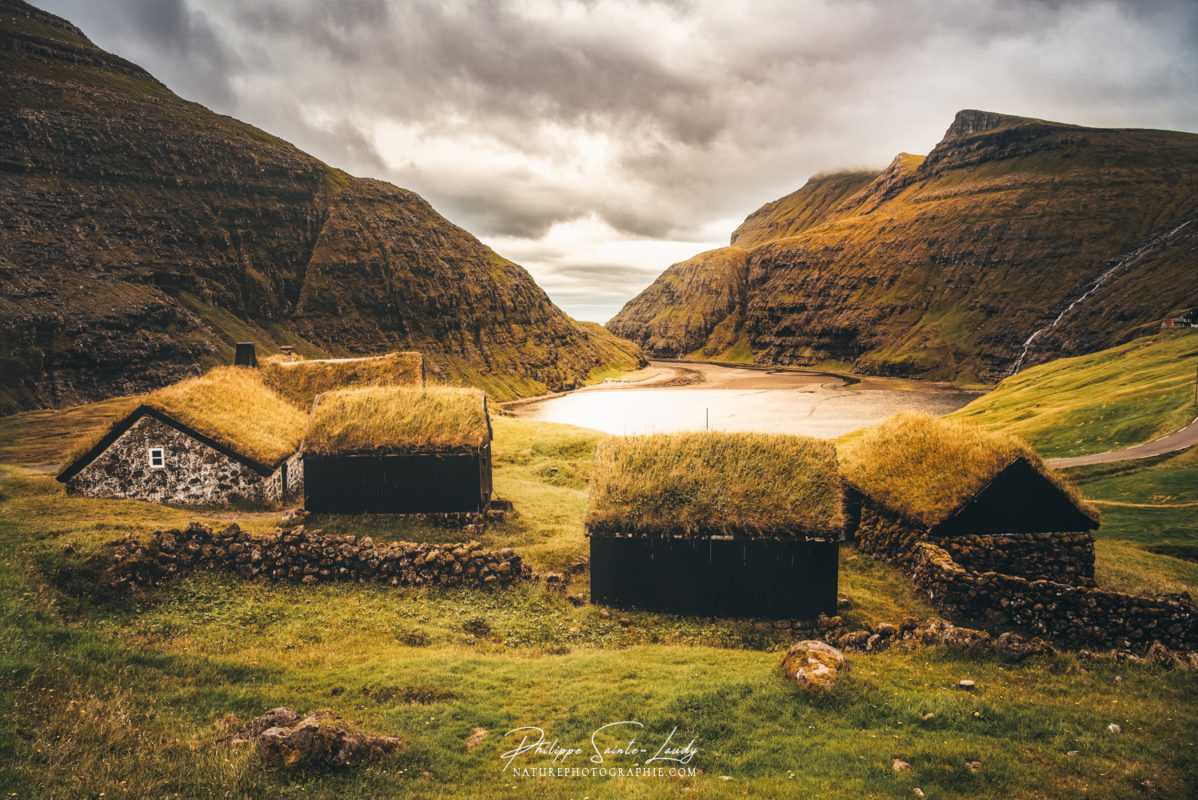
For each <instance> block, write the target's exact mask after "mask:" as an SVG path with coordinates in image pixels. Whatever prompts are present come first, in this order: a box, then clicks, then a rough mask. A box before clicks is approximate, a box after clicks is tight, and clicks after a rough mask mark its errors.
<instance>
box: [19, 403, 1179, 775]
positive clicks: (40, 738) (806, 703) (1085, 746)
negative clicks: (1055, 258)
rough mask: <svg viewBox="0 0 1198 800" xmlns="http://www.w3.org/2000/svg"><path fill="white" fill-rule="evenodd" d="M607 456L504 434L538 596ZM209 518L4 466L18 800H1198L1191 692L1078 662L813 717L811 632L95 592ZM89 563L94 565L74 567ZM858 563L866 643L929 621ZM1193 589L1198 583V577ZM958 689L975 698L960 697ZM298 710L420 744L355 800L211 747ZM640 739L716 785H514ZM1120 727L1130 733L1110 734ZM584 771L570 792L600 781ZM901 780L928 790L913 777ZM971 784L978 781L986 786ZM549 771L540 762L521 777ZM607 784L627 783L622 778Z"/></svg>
mask: <svg viewBox="0 0 1198 800" xmlns="http://www.w3.org/2000/svg"><path fill="white" fill-rule="evenodd" d="M105 408H106V406H103V405H102V406H101V407H100V408H99V409H98V411H99V412H100V413H99V414H97V417H96V421H95V422H89V418H90V416H91V415H90V413H89V412H88V410H86V409H76V410H73V411H68V412H64V413H61V414H51V413H46V412H37V413H35V414H31V415H21V417H20V419H19V420H17V421H16V422H14V421H13V419H12V418H10V419H9V420H5V421H2V422H0V436H2V437H3V440H4V441H3V443H0V453H3V458H4V460H5V463H7V464H10V465H20V464H25V465H32V464H41V463H46V462H47V461H53V459H54V454H55V453H56V452H58V448H56V446H55V444H54V443H55V442H56V441H58V442H61V445H60V446H59V447H61V448H62V449H69V446H70V440H71V439H72V438H74V437H77V436H80V435H86V431H85V430H81V429H86V428H87V426H88V424H102V421H103V419H104V413H103V412H104V410H105ZM598 438H599V435H598V434H596V433H594V432H591V431H585V430H581V429H577V428H570V427H566V426H559V425H550V424H546V423H532V422H526V421H516V420H509V419H503V418H499V419H496V420H495V444H494V446H495V462H496V470H495V484H496V488H497V491H498V492H499V493H500V494H501V495H503V496H505V497H508V498H511V499H512V500H513V501H514V502H515V504H516V507H517V509H518V510H519V512H520V513H519V516H518V517H516V518H515V519H513V520H511V521H508V522H505V523H502V524H498V525H493V526H491V527H489V528H488V529H487V531H486V533H485V534H484V535H483V537H482V539H481V541H483V543H484V544H485V545H486V546H488V547H498V546H512V547H514V548H516V549H517V550H518V552H520V553H522V554H524V555H525V557H526V559H527V560H528V561H529V563H531V564H532V565H533V567H534V568H535V569H537V570H540V571H545V570H559V571H561V570H567V569H568V568H569V567H571V566H572V565H575V564H578V563H580V562H582V561H584V560H585V558H586V543H585V539H584V538H583V536H582V532H581V528H582V518H583V512H584V505H585V486H586V481H587V479H588V478H589V474H590V468H591V467H590V465H591V455H592V453H593V450H594V447H595V445H596V443H597V441H598ZM1148 469H1149V471H1148V472H1147V473H1145V474H1141V473H1140V472H1136V473H1132V474H1130V475H1115V476H1111V475H1107V476H1095V477H1093V478H1089V479H1087V481H1088V482H1089V481H1093V482H1094V485H1095V486H1099V487H1102V488H1103V490H1104V491H1107V492H1108V493H1109V494H1110V495H1111V496H1112V497H1115V496H1116V495H1117V496H1118V497H1139V496H1140V495H1139V494H1137V492H1141V491H1142V490H1143V489H1142V488H1140V489H1137V488H1136V483H1137V482H1138V483H1139V485H1141V487H1142V486H1150V487H1157V488H1159V487H1160V486H1163V485H1165V483H1167V481H1164V483H1162V482H1161V481H1158V480H1157V478H1155V477H1153V475H1154V474H1155V473H1153V472H1152V470H1153V469H1157V470H1158V471H1159V472H1160V474H1161V475H1167V474H1169V473H1170V469H1169V468H1166V467H1154V468H1148ZM1154 490H1155V489H1154ZM204 516H206V517H207V518H208V519H209V520H210V521H211V522H212V523H213V524H223V523H224V522H225V518H227V517H229V516H237V514H236V512H233V513H232V514H230V513H229V512H227V511H220V512H214V511H208V512H202V513H197V512H196V511H193V510H181V509H171V508H164V507H160V506H153V505H147V504H143V503H139V502H135V501H104V500H91V499H83V498H68V497H65V496H64V495H63V494H62V491H61V488H60V487H59V486H58V484H56V483H55V482H54V481H53V480H52V478H51V477H49V476H48V475H46V474H44V473H42V472H37V471H33V470H30V469H26V468H22V467H19V466H8V467H5V468H4V472H3V477H2V478H0V554H2V556H0V609H2V610H0V702H2V703H3V707H4V708H5V709H6V712H5V714H4V717H3V721H2V722H0V788H3V790H4V793H5V796H12V797H39V798H41V797H45V798H78V797H91V798H98V797H101V796H102V797H104V798H119V797H156V798H157V797H178V798H201V797H202V798H207V797H214V798H215V797H235V798H240V797H255V798H258V797H263V798H290V797H300V796H303V797H310V798H326V797H327V798H334V797H347V796H352V797H371V798H372V797H395V796H405V797H439V798H440V797H496V798H503V797H512V798H517V797H529V796H537V797H544V798H583V797H590V798H640V797H645V798H672V797H691V796H693V797H714V798H740V797H803V796H819V797H844V798H859V797H903V798H907V797H913V796H914V794H913V790H914V788H916V787H919V788H920V789H921V790H922V791H923V792H924V793H925V794H926V795H927V796H928V797H953V796H964V795H968V796H973V797H994V798H998V797H1002V798H1021V797H1027V798H1032V797H1045V796H1049V797H1063V796H1087V797H1096V798H1104V797H1111V798H1115V797H1126V796H1139V795H1142V794H1144V793H1145V790H1144V788H1143V783H1144V781H1151V783H1152V785H1154V786H1156V787H1157V792H1158V795H1159V796H1166V797H1178V798H1181V797H1188V796H1192V795H1193V793H1194V791H1195V790H1196V789H1198V786H1196V785H1195V775H1196V774H1198V750H1196V743H1198V722H1196V721H1195V719H1194V715H1193V713H1192V711H1190V709H1192V708H1194V707H1195V704H1198V681H1196V680H1195V678H1194V676H1193V674H1192V673H1183V672H1171V671H1165V670H1162V669H1160V668H1157V667H1128V666H1116V665H1114V664H1111V663H1106V662H1104V663H1089V662H1087V663H1083V662H1079V661H1077V660H1076V659H1075V658H1074V657H1073V656H1071V655H1060V656H1057V657H1054V658H1052V659H1047V660H1039V661H1035V662H1029V663H1025V664H1023V665H1020V666H1006V665H1003V664H1001V663H1000V662H998V661H995V660H990V659H978V658H971V657H966V656H962V655H955V654H952V653H949V652H946V651H944V650H942V649H939V648H933V649H927V650H920V651H905V650H893V651H888V652H886V653H883V654H881V655H876V656H853V657H851V662H852V666H851V670H850V672H849V674H848V675H847V677H845V678H844V679H843V680H842V682H841V684H840V686H839V687H838V688H837V690H836V691H835V692H834V693H833V694H832V695H830V696H827V697H818V698H812V697H807V696H804V695H801V694H799V693H798V692H797V691H796V690H794V689H793V687H791V686H790V685H789V684H787V683H786V682H785V681H784V680H783V679H782V678H781V676H780V673H779V669H778V665H779V662H780V660H781V650H783V649H784V648H785V646H786V645H787V644H788V643H789V641H790V639H791V636H790V634H788V633H787V632H785V631H778V630H776V629H774V628H773V627H772V626H770V625H765V624H756V625H755V624H752V623H750V622H743V621H742V622H733V621H727V620H707V619H686V618H679V617H674V616H670V615H664V614H651V613H637V612H622V611H620V612H615V613H613V614H612V615H611V617H610V618H604V617H602V616H601V615H600V613H599V609H597V608H594V607H591V606H583V607H574V606H572V605H570V604H569V603H567V602H566V601H565V598H564V597H563V596H562V595H560V594H557V593H553V592H550V591H548V590H547V589H545V588H544V587H543V585H540V584H533V585H527V586H524V587H521V588H519V589H517V590H514V591H511V592H507V593H502V594H499V593H485V592H480V591H474V590H462V589H456V590H455V589H410V588H400V589H394V588H384V587H378V586H372V585H356V584H355V585H333V586H316V587H299V586H290V585H278V586H276V585H254V584H247V583H245V582H243V581H240V580H238V579H235V578H233V577H230V576H227V575H221V574H203V575H194V576H190V577H187V578H184V579H181V580H178V581H176V582H174V583H172V584H169V585H167V586H165V587H164V588H162V589H160V590H156V591H153V592H149V593H146V594H144V595H142V596H139V597H137V598H125V599H116V600H114V599H110V598H105V597H104V596H103V595H102V593H98V592H97V591H96V589H95V584H94V575H93V574H92V573H91V572H89V571H88V570H87V569H82V568H81V567H80V566H79V565H80V564H81V562H82V559H83V558H84V557H85V556H86V555H87V554H88V553H91V552H96V551H99V550H101V548H102V546H103V544H104V543H105V542H107V541H109V540H111V539H113V538H115V537H117V536H121V535H125V534H127V533H145V532H149V531H151V530H153V529H155V528H159V527H164V526H176V525H182V524H185V523H186V522H187V521H189V520H191V519H196V518H200V517H204ZM239 522H240V524H242V526H243V527H245V528H247V529H248V530H251V531H259V532H260V531H267V530H270V529H272V528H273V527H274V525H275V524H276V522H277V517H276V516H274V515H272V514H269V513H263V514H243V515H240V519H239ZM311 522H312V524H315V525H318V526H322V527H324V528H325V529H326V530H330V531H346V532H348V531H352V532H355V533H358V534H363V533H369V534H371V535H373V536H375V537H376V538H379V537H382V538H441V539H442V540H444V539H448V538H452V534H451V533H450V532H447V531H445V530H442V529H426V528H420V527H417V526H407V527H398V528H397V527H396V526H394V525H393V524H392V523H391V521H390V520H389V519H388V518H387V517H367V518H356V519H351V518H346V517H323V518H315V519H313V520H311ZM1129 524H1132V523H1129ZM1178 540H1179V541H1180V540H1184V536H1183V535H1182V534H1179V535H1178ZM68 541H69V542H71V543H73V544H74V546H75V548H76V549H77V551H78V553H77V554H76V555H74V556H67V555H64V553H63V545H64V544H65V543H66V542H68ZM1120 546H1122V545H1120ZM1106 552H1108V551H1100V553H1106ZM1109 552H1115V553H1116V554H1118V551H1109ZM1136 552H1137V553H1144V554H1145V555H1147V556H1151V557H1153V558H1157V559H1164V560H1166V561H1167V562H1170V563H1177V564H1186V563H1188V562H1182V561H1179V560H1178V559H1174V558H1169V557H1167V556H1163V555H1154V554H1151V553H1147V552H1146V551H1143V550H1139V549H1138V548H1137V550H1136ZM1105 560H1106V559H1105V558H1103V559H1100V564H1102V563H1104V562H1105ZM841 562H842V567H841V592H842V593H844V594H847V595H849V596H850V597H851V598H852V601H853V607H852V609H851V610H848V611H846V612H845V614H846V616H848V617H849V618H850V619H852V620H854V621H858V622H867V621H879V620H890V621H895V620H897V619H899V618H900V617H902V616H906V615H908V614H913V615H917V616H921V617H922V616H927V615H928V614H930V613H931V609H930V608H929V607H928V606H927V605H926V604H924V603H923V602H922V601H921V600H920V599H919V598H917V597H915V596H914V595H913V593H912V592H911V590H910V588H909V586H908V583H907V581H906V579H905V578H904V577H903V576H902V575H900V574H898V573H896V572H895V571H893V570H891V569H889V568H887V567H885V566H883V565H880V564H878V563H876V562H874V561H873V560H872V559H869V558H867V557H864V556H860V555H857V554H856V553H854V552H852V551H851V550H846V551H845V553H844V555H843V557H842V560H841ZM1109 566H1110V567H1111V569H1114V567H1116V566H1117V567H1118V568H1119V569H1121V570H1124V572H1122V573H1120V574H1119V579H1120V580H1123V581H1125V582H1127V583H1128V584H1137V583H1138V584H1142V585H1146V584H1147V583H1149V582H1151V581H1154V580H1162V579H1164V578H1163V577H1162V576H1163V575H1164V573H1163V572H1162V571H1161V570H1160V569H1159V565H1158V564H1157V563H1155V562H1150V563H1145V564H1137V563H1130V564H1125V563H1123V562H1122V561H1119V560H1117V561H1116V563H1115V564H1111V565H1109ZM1108 571H1111V570H1108ZM1172 580H1175V581H1178V582H1180V583H1183V584H1185V585H1190V586H1194V585H1195V584H1196V582H1195V580H1194V576H1193V575H1191V574H1183V575H1180V576H1175V577H1174V578H1172ZM585 586H586V575H585V573H583V574H581V575H576V576H574V577H573V578H572V586H571V587H570V591H579V590H585ZM620 617H624V618H626V619H627V620H628V624H627V625H624V624H621V623H620V621H619V618H620ZM962 678H970V679H972V680H974V681H976V682H977V685H978V687H979V688H978V690H977V691H976V692H974V693H965V692H961V691H959V690H958V689H956V688H955V685H956V683H957V682H958V681H959V680H961V679H962ZM277 705H291V706H293V707H296V708H297V709H299V710H301V711H309V710H312V709H315V708H323V707H328V708H333V709H336V710H338V711H339V712H341V713H343V714H344V715H345V716H347V717H349V718H352V719H356V720H360V721H361V722H363V723H364V724H365V725H366V726H367V727H370V728H373V729H376V730H379V731H381V732H385V733H390V734H393V735H399V736H403V737H405V738H407V739H408V740H409V744H408V746H407V748H406V749H405V750H404V752H402V753H401V754H399V755H397V756H395V757H392V758H389V759H387V760H384V761H382V762H380V763H378V764H376V765H374V766H370V767H366V768H363V769H360V770H358V771H353V772H346V773H341V774H336V773H319V774H292V773H287V772H283V771H279V770H275V769H267V768H265V767H263V766H262V765H261V763H260V762H259V761H258V760H257V758H256V756H253V755H252V753H250V752H248V751H246V750H233V749H230V748H228V747H226V746H224V745H218V744H216V739H217V738H218V737H219V735H220V734H221V730H222V729H221V728H220V726H219V724H218V723H219V721H220V720H221V718H222V717H223V715H225V714H226V713H229V712H232V713H236V714H237V715H239V716H240V717H242V718H250V717H253V716H256V715H258V714H260V713H262V712H263V711H265V710H266V709H268V708H271V707H273V706H277ZM928 714H933V715H934V716H932V717H930V718H926V719H925V716H926V715H928ZM623 720H637V721H640V722H642V723H643V724H644V725H645V728H644V729H643V730H641V731H639V732H638V734H637V736H638V742H640V743H641V744H642V745H645V746H652V747H653V748H656V746H657V745H658V744H659V743H660V742H661V740H663V739H664V738H665V737H666V735H667V734H669V732H670V730H671V729H672V728H673V727H675V726H677V728H678V733H677V734H676V735H675V736H676V738H679V737H685V741H689V740H690V739H691V738H694V739H695V745H696V746H697V747H698V748H699V752H698V755H697V756H696V758H695V760H694V762H693V766H695V767H696V770H697V773H696V774H695V775H694V776H691V777H653V778H644V777H642V778H619V777H616V778H612V777H601V778H549V777H542V778H527V777H517V776H515V775H514V774H513V772H512V769H509V770H508V771H504V768H503V761H502V760H501V759H500V754H501V753H502V752H503V751H504V750H506V749H509V748H510V747H511V746H512V744H513V742H512V738H513V737H508V738H507V739H504V737H503V734H504V733H505V732H506V731H508V730H511V729H513V728H516V727H519V726H526V725H538V726H542V727H543V728H544V729H545V730H546V731H547V732H548V734H549V736H550V737H551V738H553V737H556V738H558V739H559V741H560V742H561V743H562V744H563V745H569V746H582V747H587V746H589V745H588V741H589V737H590V735H591V732H592V731H593V730H594V729H596V728H598V727H599V726H601V725H604V724H606V723H609V722H618V721H623ZM1110 723H1116V724H1118V725H1120V726H1122V730H1123V732H1122V733H1121V734H1117V735H1116V734H1111V733H1108V732H1107V730H1106V727H1107V725H1108V724H1110ZM475 727H484V728H486V729H488V730H489V731H491V735H490V738H488V739H487V741H486V742H484V744H483V745H482V746H481V747H480V748H479V749H478V750H476V751H474V752H473V753H467V752H466V750H465V747H464V745H463V739H464V737H466V736H467V735H469V734H470V733H471V731H472V730H473V729H474V728H475ZM617 738H620V737H614V736H613V737H611V739H612V741H610V742H607V741H606V740H604V743H605V744H612V745H614V744H616V741H615V740H616V739H617ZM587 754H589V751H588V753H587ZM587 754H584V755H583V756H577V757H573V760H572V761H569V762H567V766H591V765H590V764H589V763H586V762H585V761H584V759H585V756H586V755H587ZM894 758H902V759H904V760H906V761H908V762H910V764H911V770H910V771H909V772H903V773H897V772H895V771H893V770H892V768H891V762H892V760H893V759H894ZM967 762H980V767H977V768H976V769H977V771H976V772H974V771H973V770H971V769H970V768H969V767H968V766H967ZM549 763H550V760H549V759H548V758H546V759H542V760H534V759H531V758H530V757H528V756H524V757H521V758H519V759H517V760H516V761H515V762H513V768H515V767H522V766H548V765H549ZM607 765H608V766H619V765H624V766H629V765H630V762H629V760H627V759H626V758H625V757H615V756H611V757H609V761H608V762H607ZM722 776H723V777H728V778H730V780H723V779H722ZM10 793H12V794H11V795H10Z"/></svg>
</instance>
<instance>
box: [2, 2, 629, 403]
mask: <svg viewBox="0 0 1198 800" xmlns="http://www.w3.org/2000/svg"><path fill="white" fill-rule="evenodd" d="M238 339H254V340H256V341H258V342H259V343H260V346H261V347H262V349H264V350H265V351H266V352H271V351H272V350H274V349H275V348H276V347H277V346H278V345H282V344H288V345H292V346H294V347H296V348H297V349H298V350H299V351H300V352H304V353H306V354H310V355H318V354H322V353H324V354H331V355H344V354H351V353H364V352H377V351H379V350H384V349H391V348H405V349H407V348H412V349H419V350H423V351H425V352H426V353H428V354H429V355H430V361H431V363H432V364H433V366H434V369H439V370H440V371H441V373H442V375H443V376H444V377H449V378H458V379H465V380H471V381H474V382H477V383H480V384H482V385H483V386H484V387H485V388H488V389H490V390H491V391H493V392H496V393H498V394H499V395H501V396H503V395H512V394H515V393H530V392H536V391H541V390H544V389H546V388H551V389H559V388H565V387H570V386H573V385H577V384H578V383H580V382H582V381H583V380H584V379H585V378H586V377H587V375H588V373H589V372H590V371H591V370H593V369H595V368H598V367H603V366H609V365H620V366H629V367H630V366H635V365H636V364H637V363H639V361H640V354H639V352H638V351H637V350H636V348H635V347H632V346H630V345H628V344H627V343H625V342H620V341H619V340H617V339H616V338H615V337H613V336H611V335H610V334H608V333H606V332H605V331H602V330H596V329H595V328H594V327H592V326H586V325H581V324H579V323H577V322H575V321H574V320H572V319H570V318H569V317H568V316H566V315H565V314H563V313H562V312H561V311H560V310H559V309H558V308H556V307H555V306H554V305H553V304H552V303H551V302H550V301H549V299H548V297H547V296H546V295H545V293H544V292H543V291H542V290H541V289H540V288H539V287H537V285H536V284H535V283H534V282H533V280H532V279H531V277H529V275H528V274H527V273H526V272H525V271H524V270H523V269H522V268H520V267H519V266H517V265H516V264H513V263H511V262H510V261H507V260H506V259H503V258H502V257H500V256H498V255H497V254H495V253H494V252H492V251H491V250H490V249H489V248H487V247H485V246H484V245H482V244H481V243H480V242H478V240H476V239H475V238H474V237H472V236H471V235H470V234H468V233H467V232H466V231H464V230H462V229H460V228H458V227H456V226H454V225H452V224H450V223H449V222H448V221H446V220H445V219H444V218H442V217H441V216H440V215H438V214H437V213H436V212H435V211H434V210H433V209H432V208H431V207H430V206H429V205H428V203H426V202H425V201H424V200H423V199H422V198H420V197H419V196H418V195H416V194H414V193H412V192H408V191H405V190H403V189H399V188H397V187H394V186H391V185H389V184H386V183H381V182H378V181H371V180H363V179H358V178H353V177H351V176H349V175H346V174H344V173H342V172H340V171H338V170H335V169H332V168H330V167H328V166H327V165H325V164H323V163H321V162H320V161H318V160H316V159H314V158H312V157H311V156H308V155H307V154H305V153H303V152H301V151H299V150H297V149H296V148H294V147H292V146H291V145H289V144H288V143H286V142H284V141H282V140H280V139H277V138H275V137H273V136H270V135H269V134H267V133H264V132H263V131H260V130H258V129H256V128H254V127H252V126H249V125H246V124H244V123H241V122H238V121H237V120H234V119H231V118H229V117H224V116H220V115H218V114H214V113H212V112H210V111H208V110H207V109H205V108H203V107H201V106H199V105H196V104H194V103H189V102H186V101H184V100H182V99H180V98H178V97H177V96H175V95H174V94H172V93H171V92H170V91H169V90H168V89H167V88H166V87H164V86H163V85H162V84H160V83H158V82H157V81H156V80H154V78H153V77H151V76H150V75H149V74H148V73H146V72H145V71H144V70H142V69H141V68H139V67H137V66H136V65H134V64H131V63H129V62H127V61H124V60H123V59H120V58H118V57H116V56H113V55H111V54H109V53H105V52H104V51H102V50H100V49H98V48H96V47H95V46H94V45H92V44H91V43H90V42H89V41H88V40H87V39H86V38H85V37H84V36H83V34H82V33H80V32H79V31H78V29H76V28H74V27H73V26H71V25H70V24H69V23H67V22H65V21H64V20H61V19H59V18H57V17H55V16H53V15H50V14H47V13H45V12H41V11H38V10H37V9H34V8H32V7H31V6H28V5H27V4H25V3H23V2H19V0H0V371H2V373H3V381H2V384H3V385H2V386H0V412H6V411H12V410H15V409H17V408H22V407H33V406H53V405H61V404H66V403H72V402H79V401H83V400H87V399H96V398H99V397H104V396H109V395H113V394H121V393H131V392H138V391H145V390H147V389H152V388H154V387H157V386H160V385H162V384H164V383H167V382H169V381H171V380H174V379H177V378H178V377H180V376H182V375H184V374H188V373H191V372H194V371H196V370H197V369H198V368H199V367H200V366H202V365H207V364H210V363H216V362H218V361H221V360H225V359H228V357H229V355H230V353H231V350H230V344H231V342H233V341H236V340H238Z"/></svg>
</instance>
